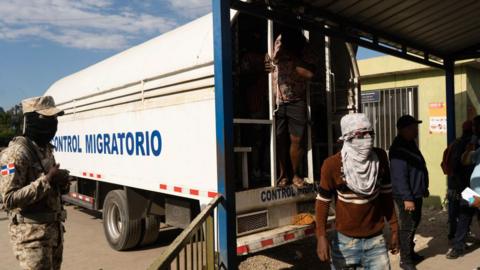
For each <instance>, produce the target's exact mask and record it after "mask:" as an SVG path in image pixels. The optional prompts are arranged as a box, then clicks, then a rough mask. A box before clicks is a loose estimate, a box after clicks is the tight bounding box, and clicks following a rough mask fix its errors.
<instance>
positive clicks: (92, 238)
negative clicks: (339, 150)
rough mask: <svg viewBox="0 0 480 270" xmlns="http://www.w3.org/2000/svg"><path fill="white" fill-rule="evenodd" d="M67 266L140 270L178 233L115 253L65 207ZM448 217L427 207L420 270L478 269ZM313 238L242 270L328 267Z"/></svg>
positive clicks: (0, 260)
mask: <svg viewBox="0 0 480 270" xmlns="http://www.w3.org/2000/svg"><path fill="white" fill-rule="evenodd" d="M67 211H68V215H69V217H68V220H67V222H66V227H67V233H66V234H65V251H64V263H63V267H62V269H67V270H70V269H72V270H75V269H87V270H88V269H93V270H100V269H102V270H117V269H119V270H121V269H128V270H136V269H146V267H147V266H148V265H149V264H150V263H151V262H152V261H153V260H154V259H155V258H156V257H158V256H159V255H160V254H161V253H162V252H163V251H164V250H165V248H166V247H167V246H168V245H169V243H170V242H171V241H173V239H175V237H176V236H177V235H178V234H179V233H180V232H181V231H180V230H173V231H165V232H162V233H161V237H160V239H159V241H157V243H155V244H154V245H153V246H151V247H146V248H143V249H141V250H133V251H126V252H117V251H114V250H112V249H111V248H110V247H109V246H108V244H107V242H106V241H105V237H104V236H103V227H102V222H101V219H99V216H98V215H92V213H88V212H86V211H83V210H79V209H75V208H74V207H72V206H69V207H67ZM7 224H8V221H7V220H6V217H5V215H4V213H3V212H2V213H0V270H15V269H19V267H18V263H17V262H16V260H15V258H14V257H13V253H12V251H11V247H10V243H9V241H8V233H7ZM472 231H473V233H474V234H476V235H477V236H479V237H480V230H479V226H478V224H477V222H474V223H473V225H472ZM446 234H447V213H446V212H445V211H441V210H433V209H424V218H423V221H422V223H421V225H420V228H419V231H418V234H417V251H419V252H420V253H421V254H422V255H425V256H427V259H426V260H425V261H423V262H422V263H420V264H419V265H418V269H419V270H443V269H448V270H450V269H455V270H457V269H458V270H463V269H465V270H472V269H477V267H478V266H480V244H479V243H475V244H473V245H472V247H471V248H470V249H469V254H467V255H465V256H464V257H462V258H460V259H457V260H447V259H445V253H446V252H447V251H448V248H449V247H448V243H447V240H446ZM315 246H316V242H315V238H308V239H305V240H303V241H298V242H295V243H292V244H289V245H285V246H280V247H277V248H273V249H269V250H266V251H264V252H260V253H257V254H255V255H251V256H245V257H240V258H239V260H240V266H239V268H240V269H241V270H257V269H258V270H262V269H305V270H309V269H316V270H327V269H330V268H329V265H328V264H322V263H321V262H320V261H319V260H318V259H317V256H316V254H315ZM391 264H392V269H394V270H396V269H399V267H398V256H391Z"/></svg>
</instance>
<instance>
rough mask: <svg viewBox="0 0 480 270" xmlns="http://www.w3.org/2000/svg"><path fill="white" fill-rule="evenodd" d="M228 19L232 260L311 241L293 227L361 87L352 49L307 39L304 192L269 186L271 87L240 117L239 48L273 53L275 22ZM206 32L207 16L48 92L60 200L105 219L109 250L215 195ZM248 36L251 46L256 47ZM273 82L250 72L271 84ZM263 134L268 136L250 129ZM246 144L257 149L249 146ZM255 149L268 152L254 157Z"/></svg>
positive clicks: (153, 235)
mask: <svg viewBox="0 0 480 270" xmlns="http://www.w3.org/2000/svg"><path fill="white" fill-rule="evenodd" d="M231 17H232V20H231V21H232V30H233V31H232V33H233V51H234V55H233V56H232V57H233V61H232V62H233V70H234V78H233V81H234V89H235V94H234V102H235V105H234V106H235V108H234V109H235V120H234V124H235V149H234V152H235V179H231V181H236V184H237V185H236V186H237V191H236V214H237V215H236V220H237V236H238V237H237V247H238V248H237V253H238V254H239V255H244V254H248V253H253V252H256V251H259V250H262V249H266V248H269V247H272V246H277V245H281V244H284V243H288V242H291V241H295V240H298V239H300V238H303V237H306V236H309V235H313V233H314V230H313V225H295V224H293V219H294V217H295V216H296V215H297V214H300V213H307V212H312V211H313V209H314V200H315V192H314V184H313V183H314V182H315V181H318V180H319V173H320V166H321V163H322V161H323V159H324V158H325V157H326V156H327V155H328V154H329V153H331V152H332V151H333V150H334V147H335V141H336V138H338V135H339V134H338V119H339V117H340V116H341V115H343V114H346V113H348V112H351V111H356V110H357V107H358V106H357V104H358V91H359V90H358V74H357V72H355V70H356V69H355V67H356V62H355V57H354V55H353V56H352V48H351V47H349V45H348V44H345V43H343V42H340V41H337V40H329V39H328V38H325V37H324V36H321V35H319V34H318V35H315V34H313V33H310V34H309V33H308V32H305V35H306V36H307V37H308V38H309V39H310V43H311V44H312V45H313V46H314V48H315V50H316V52H317V54H318V56H319V61H318V63H319V65H318V67H319V68H318V70H317V72H316V75H315V78H314V79H313V80H312V82H311V83H310V84H309V85H310V87H309V93H308V103H309V115H310V122H309V127H308V140H307V146H308V151H307V153H306V155H305V158H304V162H303V168H304V170H303V173H304V176H305V179H306V180H307V182H309V183H311V184H310V185H308V186H307V187H306V188H302V189H294V188H293V187H285V188H279V187H275V177H276V174H277V170H276V162H275V161H276V159H275V158H274V157H275V151H276V145H275V134H274V130H275V120H274V117H273V113H272V112H273V109H274V101H273V97H272V94H271V93H272V89H271V88H272V87H271V77H270V84H268V83H267V84H265V85H264V87H263V88H261V89H258V91H264V92H263V93H265V95H267V96H268V97H269V98H267V99H266V101H265V102H264V104H262V106H264V109H265V111H266V112H267V113H266V115H265V117H264V118H248V117H245V114H242V111H245V108H246V105H245V93H247V92H245V91H243V89H242V87H243V86H244V85H245V84H244V83H243V80H244V79H245V76H243V75H242V71H241V69H240V68H239V66H240V65H241V61H242V57H243V56H244V52H243V51H244V50H245V48H248V49H252V50H256V51H257V52H263V54H265V53H267V52H268V51H270V52H271V48H272V41H273V37H274V36H276V35H277V32H278V30H277V29H278V28H279V27H280V26H277V25H275V24H274V23H273V22H271V21H267V20H264V19H258V18H255V17H252V16H249V15H245V14H234V13H232V16H231ZM212 31H213V27H212V16H211V14H210V15H206V16H204V17H202V18H199V19H197V20H195V21H193V22H191V23H189V24H186V25H184V26H182V27H179V28H177V29H175V30H173V31H171V32H168V33H165V34H163V35H161V36H159V37H157V38H154V39H152V40H150V41H147V42H145V43H143V44H140V45H138V46H135V47H133V48H130V49H128V50H126V51H123V52H121V53H119V54H117V55H115V56H112V57H110V58H108V59H105V60H103V61H101V62H99V63H97V64H95V65H93V66H90V67H88V68H86V69H84V70H81V71H79V72H77V73H74V74H72V75H70V76H67V77H65V78H62V79H60V80H59V81H57V82H55V83H54V84H53V85H52V86H51V87H50V88H49V89H48V90H47V91H46V93H45V95H51V96H53V97H54V98H55V101H56V102H57V104H58V106H59V107H60V108H62V109H64V110H65V115H64V116H62V117H60V118H59V128H58V132H57V136H56V137H55V138H54V140H53V144H54V145H55V147H56V151H55V156H56V159H57V162H59V163H60V164H61V166H62V167H63V168H66V169H68V170H70V172H71V174H72V175H73V176H75V178H76V181H74V183H73V185H72V189H71V192H70V193H69V194H68V195H66V196H64V200H65V201H67V202H69V203H72V204H75V205H79V206H82V207H85V208H88V209H92V210H98V211H103V220H104V222H103V224H104V231H105V235H106V238H107V241H108V242H109V244H110V245H111V247H112V248H114V249H116V250H125V249H131V248H134V247H136V246H141V245H147V244H150V243H152V242H154V241H155V240H156V239H157V238H158V236H159V224H160V222H163V223H165V224H167V225H170V226H175V227H179V228H185V227H186V226H187V225H188V224H189V223H190V222H191V220H192V219H193V218H194V217H195V215H196V214H197V213H199V211H200V210H201V209H202V208H203V207H204V206H205V205H206V204H207V203H208V202H209V201H210V200H211V199H212V198H213V197H215V196H216V195H217V168H216V166H217V162H216V134H215V102H214V98H215V91H214V86H215V85H214V62H213V36H212ZM252 31H254V32H255V35H252ZM252 36H255V37H256V38H258V40H257V41H258V42H255V43H253V41H252V39H251V38H252ZM330 52H331V53H330ZM331 54H332V55H335V59H333V60H331V58H330V55H331ZM249 76H250V77H249V78H250V79H251V75H249ZM255 76H257V77H255ZM262 76H263V77H262ZM269 76H271V75H269V74H267V73H263V72H260V73H258V74H257V75H254V77H255V78H256V79H262V78H263V79H266V81H267V82H268V81H269V80H268V78H269ZM255 78H254V80H256V79H255ZM242 91H243V92H242ZM260 126H261V127H263V128H264V130H267V131H266V132H263V133H262V132H259V133H258V134H256V133H255V132H253V131H254V130H258V127H260ZM256 128H257V129H256ZM247 136H249V138H250V139H249V140H245V139H244V138H245V137H247ZM255 136H258V138H257V137H255ZM260 136H266V139H265V140H264V139H262V138H260ZM252 137H253V141H254V142H255V141H256V142H260V143H251V142H252V139H251V138H252ZM246 141H247V142H249V143H251V144H250V145H249V144H247V143H245V142H246ZM261 147H263V149H267V150H266V151H265V152H266V154H265V155H261V156H260V157H259V158H258V148H261ZM255 152H256V154H255V155H257V158H256V161H255V162H259V160H260V161H261V160H263V161H266V162H262V164H263V165H262V166H260V167H259V166H257V165H258V164H254V163H253V162H252V156H253V155H254V153H255ZM254 169H255V170H256V171H254Z"/></svg>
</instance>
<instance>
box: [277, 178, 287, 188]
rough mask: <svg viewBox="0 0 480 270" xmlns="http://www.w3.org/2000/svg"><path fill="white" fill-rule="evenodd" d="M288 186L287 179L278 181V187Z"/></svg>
mask: <svg viewBox="0 0 480 270" xmlns="http://www.w3.org/2000/svg"><path fill="white" fill-rule="evenodd" d="M287 184H288V179H287V178H282V179H280V180H278V181H277V187H286V186H287Z"/></svg>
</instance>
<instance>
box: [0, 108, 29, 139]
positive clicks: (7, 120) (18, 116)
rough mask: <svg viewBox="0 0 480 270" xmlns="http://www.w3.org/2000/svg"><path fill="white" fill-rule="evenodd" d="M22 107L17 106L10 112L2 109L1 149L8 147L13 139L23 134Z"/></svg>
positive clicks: (0, 115) (0, 113)
mask: <svg viewBox="0 0 480 270" xmlns="http://www.w3.org/2000/svg"><path fill="white" fill-rule="evenodd" d="M21 108H22V107H21V106H20V105H15V106H13V107H12V108H11V109H9V110H8V111H4V110H3V108H0V109H1V110H0V147H5V146H7V145H8V142H10V140H11V139H13V137H15V136H17V135H20V134H21V133H22V125H23V121H22V120H23V117H22V109H21Z"/></svg>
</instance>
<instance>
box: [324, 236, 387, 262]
mask: <svg viewBox="0 0 480 270" xmlns="http://www.w3.org/2000/svg"><path fill="white" fill-rule="evenodd" d="M332 264H333V269H334V270H359V269H365V270H386V269H390V260H389V259H388V250H387V245H386V243H385V239H384V238H383V235H379V236H374V237H371V238H353V237H349V236H346V235H344V234H341V233H339V232H337V233H336V234H335V236H334V238H333V240H332Z"/></svg>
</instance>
